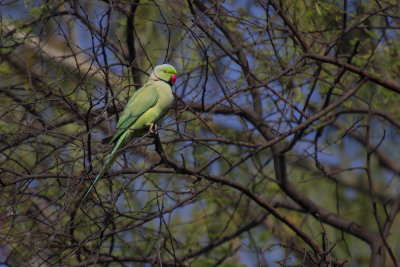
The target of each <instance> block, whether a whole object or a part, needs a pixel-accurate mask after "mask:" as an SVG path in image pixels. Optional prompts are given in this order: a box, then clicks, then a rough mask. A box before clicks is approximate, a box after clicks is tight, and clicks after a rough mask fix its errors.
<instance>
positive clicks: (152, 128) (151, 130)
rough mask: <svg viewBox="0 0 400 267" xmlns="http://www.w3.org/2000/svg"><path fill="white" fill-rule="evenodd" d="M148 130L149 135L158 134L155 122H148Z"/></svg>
mask: <svg viewBox="0 0 400 267" xmlns="http://www.w3.org/2000/svg"><path fill="white" fill-rule="evenodd" d="M149 132H150V134H151V135H157V134H158V129H157V124H155V123H153V122H152V123H150V128H149Z"/></svg>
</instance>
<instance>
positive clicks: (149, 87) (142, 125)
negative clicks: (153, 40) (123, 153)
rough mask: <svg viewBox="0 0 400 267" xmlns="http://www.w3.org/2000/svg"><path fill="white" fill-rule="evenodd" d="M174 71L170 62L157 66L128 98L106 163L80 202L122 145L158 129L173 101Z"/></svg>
mask: <svg viewBox="0 0 400 267" xmlns="http://www.w3.org/2000/svg"><path fill="white" fill-rule="evenodd" d="M177 74H178V73H177V71H176V70H175V68H174V67H173V66H171V65H169V64H163V65H158V66H156V67H155V68H154V70H153V72H152V73H151V75H150V77H149V80H148V82H147V83H146V84H145V85H143V87H141V88H140V89H139V90H137V91H136V92H135V93H134V94H133V95H132V97H131V98H130V99H129V101H128V104H127V105H126V106H125V109H124V111H123V112H122V115H121V118H120V119H119V121H118V123H117V131H116V133H115V134H114V136H113V137H112V139H111V141H110V143H109V144H111V143H115V147H114V149H113V150H112V152H111V154H110V156H109V157H108V159H107V161H106V164H105V165H104V166H103V168H102V169H101V171H100V172H99V174H98V175H97V176H96V178H95V179H94V181H93V183H92V184H91V186H90V187H89V189H88V191H87V192H86V194H85V196H84V197H83V199H82V201H81V204H82V203H83V202H84V200H85V199H86V197H87V196H88V194H89V192H90V190H92V188H93V187H94V185H95V183H96V182H97V181H98V180H99V179H100V178H101V177H102V176H103V175H104V173H105V172H106V170H107V169H108V168H109V167H110V166H111V165H112V164H113V163H114V161H115V160H116V159H117V157H118V155H119V150H120V149H121V148H123V147H124V146H125V145H127V144H128V143H129V142H130V141H131V140H132V139H133V138H135V137H140V136H142V135H143V134H145V133H146V132H147V131H150V132H151V133H155V132H156V131H157V123H159V122H160V121H161V120H162V118H163V117H164V115H165V113H166V111H167V110H168V107H169V106H170V105H171V103H172V101H173V96H172V90H171V86H172V85H174V83H175V81H176V75H177Z"/></svg>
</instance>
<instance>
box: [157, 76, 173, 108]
mask: <svg viewBox="0 0 400 267" xmlns="http://www.w3.org/2000/svg"><path fill="white" fill-rule="evenodd" d="M157 92H158V101H157V105H156V106H157V107H158V108H159V110H160V111H161V112H165V111H166V110H167V109H168V108H169V106H170V105H171V104H172V101H173V100H174V97H173V95H172V90H171V87H170V86H169V85H167V84H165V83H164V84H163V86H160V87H157Z"/></svg>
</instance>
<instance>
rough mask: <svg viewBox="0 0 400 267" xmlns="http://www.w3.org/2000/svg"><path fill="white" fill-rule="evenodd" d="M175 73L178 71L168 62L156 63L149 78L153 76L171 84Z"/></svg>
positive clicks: (173, 81) (174, 78)
mask: <svg viewBox="0 0 400 267" xmlns="http://www.w3.org/2000/svg"><path fill="white" fill-rule="evenodd" d="M177 74H178V72H177V71H176V69H175V68H174V67H173V66H171V65H169V64H162V65H157V66H156V67H155V68H154V70H153V72H152V74H151V76H150V78H153V79H155V80H162V81H164V82H166V83H168V84H169V85H171V86H172V85H174V83H175V81H176V75H177ZM152 76H153V77H152Z"/></svg>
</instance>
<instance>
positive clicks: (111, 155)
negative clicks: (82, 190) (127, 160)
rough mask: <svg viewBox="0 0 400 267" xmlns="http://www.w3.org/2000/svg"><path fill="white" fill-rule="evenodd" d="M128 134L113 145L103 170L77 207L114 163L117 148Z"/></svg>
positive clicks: (123, 135) (117, 153)
mask: <svg viewBox="0 0 400 267" xmlns="http://www.w3.org/2000/svg"><path fill="white" fill-rule="evenodd" d="M127 134H128V131H126V132H125V133H124V134H122V136H121V137H120V138H119V139H118V142H117V143H116V144H115V147H114V149H113V151H112V152H111V154H110V156H109V157H108V159H107V161H106V163H105V164H104V166H103V168H102V169H101V171H100V172H99V174H97V176H96V178H95V179H94V181H93V182H92V184H91V185H90V187H89V189H88V191H87V192H86V194H85V196H84V197H83V199H82V201H81V203H80V204H79V206H78V209H79V207H80V206H81V205H82V204H83V202H84V201H85V199H86V197H87V196H88V195H89V193H90V191H91V190H92V189H93V187H94V185H95V184H96V182H97V181H98V180H99V179H100V178H101V177H103V175H104V173H105V172H106V171H107V169H108V168H109V167H110V166H111V165H112V164H113V163H114V161H115V160H116V159H117V157H118V155H119V152H118V150H119V148H120V147H121V146H122V144H123V143H124V142H123V141H124V139H125V136H126V135H127Z"/></svg>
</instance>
